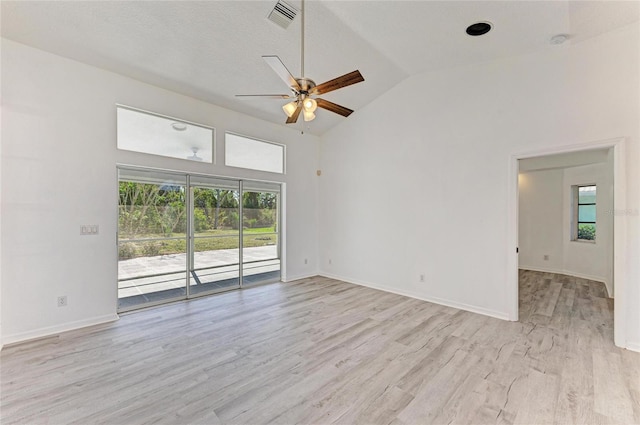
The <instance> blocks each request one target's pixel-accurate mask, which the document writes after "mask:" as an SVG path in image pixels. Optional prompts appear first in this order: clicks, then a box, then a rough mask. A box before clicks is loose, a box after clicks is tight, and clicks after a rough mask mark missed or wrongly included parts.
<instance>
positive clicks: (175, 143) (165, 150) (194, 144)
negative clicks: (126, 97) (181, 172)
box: [118, 107, 213, 163]
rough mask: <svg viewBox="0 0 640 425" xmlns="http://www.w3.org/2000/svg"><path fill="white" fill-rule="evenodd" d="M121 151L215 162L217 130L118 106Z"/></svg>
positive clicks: (119, 146)
mask: <svg viewBox="0 0 640 425" xmlns="http://www.w3.org/2000/svg"><path fill="white" fill-rule="evenodd" d="M118 149H124V150H128V151H134V152H142V153H150V154H153V155H161V156H168V157H171V158H179V159H186V160H190V161H200V162H208V163H211V162H213V160H212V158H213V129H212V128H208V127H203V126H199V125H195V124H192V123H188V122H184V121H179V120H176V119H172V118H166V117H161V116H158V115H153V114H149V113H146V112H141V111H136V110H132V109H128V108H123V107H118Z"/></svg>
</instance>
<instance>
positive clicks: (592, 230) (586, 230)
mask: <svg viewBox="0 0 640 425" xmlns="http://www.w3.org/2000/svg"><path fill="white" fill-rule="evenodd" d="M578 239H586V240H588V241H593V240H595V239H596V226H594V225H593V224H581V225H580V226H579V227H578Z"/></svg>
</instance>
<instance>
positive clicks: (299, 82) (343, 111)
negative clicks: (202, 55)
mask: <svg viewBox="0 0 640 425" xmlns="http://www.w3.org/2000/svg"><path fill="white" fill-rule="evenodd" d="M300 18H301V22H300V27H301V39H300V62H301V63H300V70H301V74H302V75H303V76H302V77H300V78H294V77H293V75H291V73H290V72H289V70H288V69H287V67H286V66H284V64H283V63H282V61H281V60H280V58H279V57H278V56H275V55H269V56H263V57H262V58H263V59H264V60H265V62H267V64H268V65H269V66H270V67H271V68H272V69H273V70H274V71H275V73H276V74H278V76H279V77H280V79H282V81H284V82H285V84H287V86H289V89H290V90H291V94H290V95H287V94H273V95H264V94H258V95H236V96H239V97H248V96H260V97H271V98H275V99H294V100H293V101H291V102H289V103H287V104H285V105H283V106H282V110H283V111H284V113H285V114H286V115H287V117H288V118H287V120H286V123H287V124H294V123H296V122H297V121H298V117H299V116H300V113H301V112H302V116H303V117H304V120H305V121H311V120H313V119H314V118H315V117H316V115H315V111H316V109H317V108H322V109H326V110H328V111H331V112H333V113H336V114H338V115H342V116H343V117H348V116H349V115H351V113H352V112H353V110H352V109H349V108H345V107H344V106H341V105H338V104H336V103H333V102H329V101H328V100H324V99H321V98H319V97H316V98H313V97H312V96H317V95H320V94H325V93H329V92H331V91H334V90H337V89H341V88H343V87H347V86H350V85H352V84H356V83H360V82H362V81H364V77H363V76H362V74H360V71H358V70H356V71H352V72H350V73H348V74H345V75H342V76H340V77H338V78H334V79H333V80H329V81H326V82H324V83H322V84H320V85H316V83H314V82H313V80H311V79H309V78H305V77H304V0H302V8H301V13H300Z"/></svg>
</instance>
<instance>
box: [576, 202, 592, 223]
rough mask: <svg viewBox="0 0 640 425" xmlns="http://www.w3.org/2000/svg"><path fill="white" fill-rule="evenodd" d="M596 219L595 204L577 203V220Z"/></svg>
mask: <svg viewBox="0 0 640 425" xmlns="http://www.w3.org/2000/svg"><path fill="white" fill-rule="evenodd" d="M582 221H596V206H595V205H578V222H582Z"/></svg>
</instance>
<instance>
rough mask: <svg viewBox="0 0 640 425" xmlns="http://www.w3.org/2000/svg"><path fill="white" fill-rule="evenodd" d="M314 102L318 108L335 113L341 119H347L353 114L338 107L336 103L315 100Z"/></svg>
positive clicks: (346, 109)
mask: <svg viewBox="0 0 640 425" xmlns="http://www.w3.org/2000/svg"><path fill="white" fill-rule="evenodd" d="M316 102H317V104H318V108H322V109H326V110H327V111H331V112H335V113H336V114H338V115H342V116H343V117H348V116H349V115H351V113H352V112H353V109H349V108H345V107H344V106H340V105H338V104H337V103H333V102H329V101H328V100H324V99H316Z"/></svg>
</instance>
